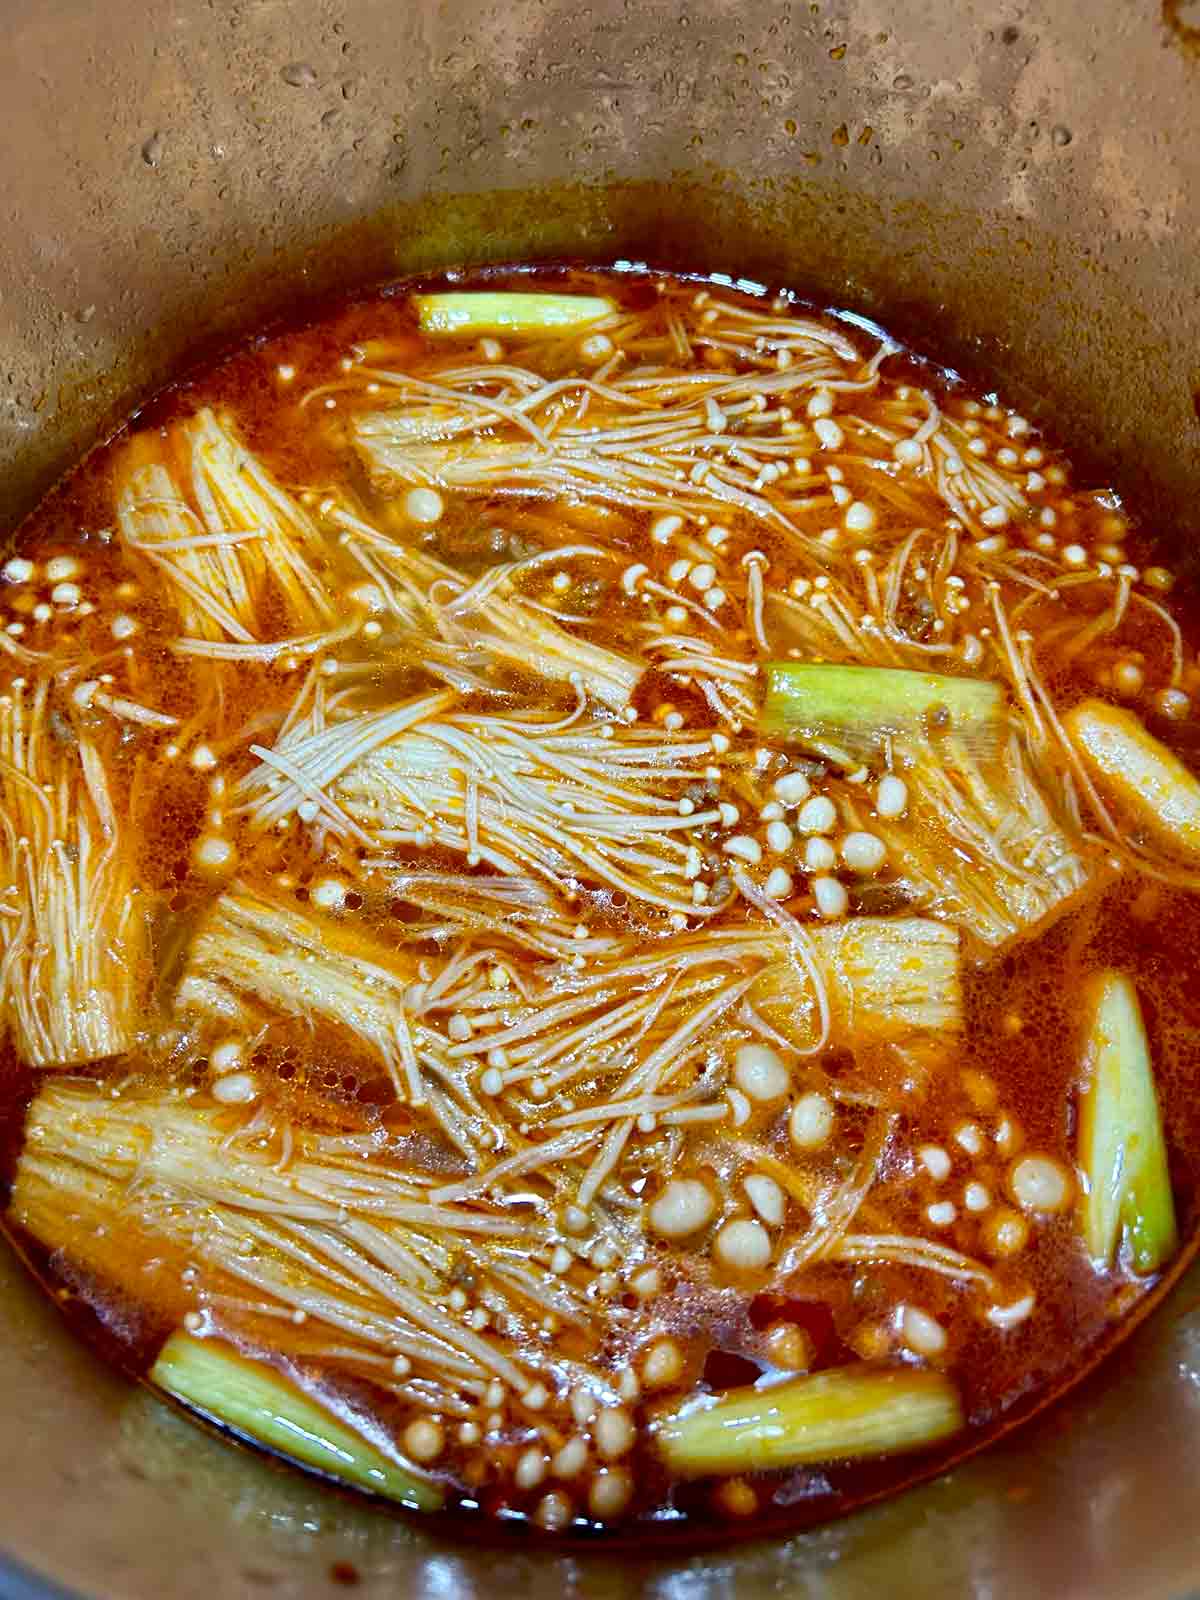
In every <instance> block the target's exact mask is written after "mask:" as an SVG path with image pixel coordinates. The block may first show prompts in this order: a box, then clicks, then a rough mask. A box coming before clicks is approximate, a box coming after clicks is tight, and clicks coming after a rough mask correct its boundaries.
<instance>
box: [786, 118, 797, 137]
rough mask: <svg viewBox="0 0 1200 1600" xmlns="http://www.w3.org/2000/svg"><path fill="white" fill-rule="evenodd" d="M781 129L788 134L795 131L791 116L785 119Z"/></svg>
mask: <svg viewBox="0 0 1200 1600" xmlns="http://www.w3.org/2000/svg"><path fill="white" fill-rule="evenodd" d="M783 131H784V133H789V134H794V133H795V131H796V124H795V122H793V120H792V118H791V117H789V118H788V119H787V121H786V122H785V123H784V125H783Z"/></svg>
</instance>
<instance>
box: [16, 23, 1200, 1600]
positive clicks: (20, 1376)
mask: <svg viewBox="0 0 1200 1600" xmlns="http://www.w3.org/2000/svg"><path fill="white" fill-rule="evenodd" d="M1186 22H1187V10H1186V7H1183V6H1181V5H1178V4H1176V3H1175V0H1168V4H1167V7H1166V10H1165V12H1164V14H1162V15H1160V13H1159V11H1158V8H1157V4H1156V0H1137V3H1135V4H1129V3H1124V0H1098V3H1097V4H1095V5H1093V6H1090V7H1078V6H1076V5H1074V4H1072V3H1070V0H1028V3H1023V0H996V3H992V4H988V5H984V4H982V3H979V0H814V3H811V4H810V3H807V0H805V3H800V0H790V3H786V0H625V3H623V4H622V3H621V0H593V3H592V4H591V5H586V4H585V5H581V4H579V3H577V0H399V3H397V0H163V3H161V4H159V5H156V6H154V7H145V6H143V5H141V4H135V3H133V0H108V3H107V4H101V3H100V0H0V23H2V24H3V31H4V48H3V50H2V51H0V105H3V106H4V108H5V110H4V115H5V137H4V139H3V141H2V142H0V216H2V219H3V224H4V235H3V236H4V244H3V249H2V251H0V470H2V474H3V476H2V477H0V482H3V484H4V488H5V494H4V499H3V501H2V502H0V504H2V505H3V513H2V516H3V518H4V519H5V520H6V521H7V522H9V523H15V522H16V521H17V520H18V518H19V517H20V515H21V514H22V513H23V512H24V511H25V510H26V509H28V507H29V506H30V505H31V504H32V503H33V501H34V500H35V498H36V497H37V495H38V493H39V492H40V491H41V490H43V489H44V488H45V487H46V486H47V485H48V484H49V483H50V482H51V481H52V479H53V478H54V477H55V475H56V474H57V473H58V472H59V471H60V470H62V468H63V467H64V466H65V465H66V464H67V463H68V462H69V461H70V460H71V459H72V458H73V457H74V456H75V455H76V454H77V453H78V452H79V451H80V450H81V448H83V447H84V446H86V444H87V443H89V442H90V441H91V440H92V439H94V438H95V437H96V436H97V434H98V433H100V432H102V431H103V429H104V427H105V426H106V425H107V424H109V423H110V422H111V421H112V420H114V419H115V418H117V417H119V416H120V415H121V414H122V412H124V411H125V410H127V409H128V408H129V407H130V405H131V404H133V403H134V402H136V400H137V399H138V397H139V396H143V395H145V394H147V393H148V392H149V391H150V390H152V389H153V388H154V387H155V386H156V385H157V384H159V383H161V382H162V381H163V380H164V379H165V378H167V377H168V376H169V375H170V374H171V373H172V372H173V371H175V370H177V369H178V366H179V364H180V363H181V362H182V361H186V360H188V359H192V358H194V357H195V356H196V355H197V354H198V353H200V352H202V351H203V350H204V348H205V347H206V346H207V347H211V346H212V344H213V343H214V341H219V340H222V339H228V338H230V337H233V336H236V335H237V334H239V333H240V332H243V331H245V330H247V329H250V328H252V327H254V326H255V324H256V323H258V322H260V321H261V320H262V319H263V318H265V317H268V316H271V315H274V314H276V313H277V312H280V311H281V310H284V309H290V308H294V306H295V303H296V301H297V300H298V299H301V300H302V299H303V298H305V297H306V296H309V295H312V296H316V295H318V294H320V293H322V292H326V291H329V290H331V289H335V288H342V287H345V286H349V285H353V284H354V283H357V282H366V281H370V280H372V279H377V278H380V277H383V276H387V275H389V274H393V273H396V272H400V271H404V270H408V269H411V268H414V267H423V266H428V265H436V264H442V263H445V262H451V261H456V260H463V259H470V260H488V259H493V260H494V259H505V258H518V257H529V256H561V255H574V256H585V257H592V258H597V259H611V258H614V257H621V256H624V257H631V258H638V259H650V260H654V261H658V262H661V263H663V264H667V265H676V266H678V265H682V266H686V267H697V268H704V269H708V270H714V269H715V270H723V271H728V272H731V273H733V274H735V275H737V274H746V275H749V276H752V277H756V278H767V279H769V280H780V281H784V282H789V283H793V284H796V285H799V286H801V287H805V288H808V289H811V290H812V291H813V292H814V293H816V294H817V295H818V296H819V297H822V298H827V299H829V300H832V301H835V302H839V303H843V304H848V305H851V306H854V307H856V308H857V309H859V310H861V311H864V312H866V313H868V314H873V315H877V316H879V317H880V318H881V319H883V320H884V321H886V322H888V323H890V324H891V325H893V326H897V327H899V328H900V329H901V330H906V331H908V332H909V333H910V334H915V335H916V338H917V341H918V342H926V343H927V344H928V345H929V346H930V347H931V348H932V349H933V350H935V351H936V352H938V353H940V354H942V355H947V354H948V355H950V356H951V357H954V358H958V359H961V360H963V361H965V362H968V363H971V364H976V365H979V366H981V367H982V368H984V369H990V370H992V371H994V372H996V373H997V374H998V375H999V376H1000V377H1001V378H1002V379H1003V380H1004V382H1005V383H1006V385H1007V386H1008V389H1009V392H1011V393H1015V394H1016V395H1017V396H1019V397H1021V398H1022V400H1023V401H1024V403H1027V404H1029V405H1030V406H1031V407H1032V408H1033V409H1034V410H1035V411H1038V410H1043V411H1044V412H1046V413H1047V414H1049V415H1052V416H1054V417H1055V418H1056V419H1057V421H1058V422H1059V424H1060V427H1061V430H1062V431H1063V432H1065V433H1066V435H1067V436H1068V438H1069V440H1070V442H1071V443H1072V444H1074V445H1075V446H1076V447H1077V448H1079V447H1083V449H1084V450H1085V451H1086V452H1089V453H1091V454H1092V455H1093V456H1094V458H1095V459H1096V461H1097V462H1098V463H1099V464H1102V465H1103V466H1104V467H1105V469H1106V470H1109V471H1111V472H1112V473H1113V474H1114V475H1115V476H1116V478H1117V480H1118V481H1119V482H1120V483H1122V484H1123V485H1124V486H1126V487H1127V489H1128V490H1129V492H1130V494H1131V495H1133V496H1134V497H1135V498H1136V499H1137V500H1138V501H1139V502H1140V503H1141V504H1142V505H1143V507H1147V508H1149V510H1150V512H1151V514H1152V515H1154V516H1156V517H1157V518H1158V519H1159V520H1160V522H1161V524H1162V526H1163V528H1164V529H1165V530H1167V531H1169V532H1170V534H1171V535H1172V536H1173V537H1175V538H1177V539H1178V540H1180V541H1181V543H1183V544H1184V545H1185V546H1188V545H1190V544H1191V542H1192V541H1193V540H1194V538H1195V535H1196V531H1197V522H1198V520H1200V519H1198V517H1197V512H1196V509H1195V508H1196V506H1197V503H1198V500H1200V497H1198V494H1197V490H1198V489H1200V456H1198V455H1197V451H1196V443H1197V437H1196V432H1197V414H1196V401H1195V398H1194V390H1195V388H1196V384H1197V382H1198V381H1200V355H1198V354H1197V352H1198V351H1200V337H1198V335H1200V292H1198V291H1200V262H1198V258H1197V255H1196V251H1195V240H1196V237H1197V223H1198V221H1200V215H1198V214H1200V185H1198V184H1197V175H1198V169H1200V143H1198V142H1197V140H1196V138H1195V132H1196V123H1197V119H1198V118H1200V59H1193V54H1192V46H1193V45H1194V43H1195V42H1196V40H1195V39H1194V38H1193V36H1192V35H1191V33H1190V31H1189V28H1188V27H1187V26H1186ZM1037 396H1040V397H1041V402H1040V405H1039V403H1038V402H1037V400H1036V399H1035V398H1034V397H1037ZM1198 1293H1200V1290H1198V1289H1197V1286H1196V1283H1195V1281H1193V1284H1192V1288H1191V1293H1190V1294H1189V1291H1188V1287H1187V1285H1186V1284H1185V1285H1184V1286H1183V1287H1182V1288H1181V1290H1180V1291H1178V1292H1177V1293H1176V1295H1175V1297H1174V1299H1173V1300H1172V1302H1171V1303H1170V1304H1169V1305H1168V1306H1167V1307H1166V1308H1165V1309H1164V1311H1163V1312H1162V1313H1160V1315H1159V1316H1158V1317H1157V1318H1156V1319H1155V1321H1154V1322H1153V1323H1152V1324H1151V1325H1150V1326H1149V1327H1148V1328H1146V1329H1143V1330H1142V1332H1141V1333H1140V1334H1139V1335H1138V1336H1137V1337H1136V1339H1135V1340H1134V1341H1133V1342H1132V1343H1131V1344H1130V1345H1128V1346H1127V1347H1126V1348H1125V1350H1124V1351H1123V1353H1122V1354H1121V1356H1120V1357H1119V1359H1118V1361H1117V1362H1115V1363H1114V1364H1112V1365H1110V1367H1109V1369H1108V1370H1107V1371H1105V1372H1103V1373H1102V1374H1100V1375H1098V1377H1097V1378H1095V1379H1093V1380H1091V1381H1090V1382H1089V1384H1088V1385H1087V1386H1086V1388H1085V1389H1084V1390H1083V1391H1082V1392H1081V1393H1079V1394H1077V1395H1076V1396H1075V1397H1074V1398H1073V1399H1072V1400H1071V1401H1070V1402H1069V1403H1068V1404H1067V1405H1065V1406H1062V1407H1060V1408H1058V1409H1057V1410H1055V1411H1054V1412H1053V1413H1052V1414H1051V1415H1050V1416H1048V1417H1047V1418H1046V1419H1044V1420H1043V1421H1042V1422H1040V1423H1038V1424H1035V1425H1034V1426H1033V1427H1031V1428H1029V1429H1027V1430H1025V1431H1024V1432H1023V1433H1021V1434H1020V1435H1018V1436H1016V1437H1014V1438H1013V1439H1011V1440H1010V1441H1008V1442H1006V1443H1004V1444H1002V1445H1001V1446H1000V1447H999V1448H998V1449H997V1450H995V1451H994V1452H992V1453H991V1454H990V1455H988V1456H986V1457H984V1458H981V1459H979V1460H978V1461H976V1462H973V1463H970V1464H968V1465H967V1466H965V1467H963V1468H961V1469H960V1470H958V1471H957V1472H955V1473H954V1474H952V1475H951V1476H949V1477H947V1478H943V1479H940V1480H938V1481H937V1482H935V1483H933V1484H930V1485H927V1486H925V1487H924V1488H921V1489H918V1490H916V1491H915V1492H913V1493H910V1494H909V1495H907V1496H906V1497H904V1498H903V1499H901V1500H899V1501H897V1502H893V1503H892V1504H890V1505H887V1506H883V1507H880V1508H877V1509H875V1510H873V1511H870V1512H867V1513H865V1514H863V1515H860V1516H858V1517H855V1518H853V1519H851V1520H849V1521H847V1522H844V1523H842V1524H839V1525H837V1526H834V1527H832V1528H829V1529H827V1530H825V1531H823V1532H820V1533H817V1534H813V1535H807V1536H804V1537H802V1538H798V1539H795V1540H793V1541H790V1542H787V1543H783V1544H773V1545H770V1546H762V1545H745V1546H742V1547H739V1548H736V1549H732V1550H725V1551H723V1552H718V1553H716V1554H709V1555H699V1556H696V1557H691V1558H687V1559H677V1560H674V1561H672V1562H670V1563H661V1562H659V1563H656V1562H654V1561H652V1560H640V1559H638V1560H635V1559H632V1558H629V1557H627V1556H624V1557H620V1558H614V1557H613V1556H611V1555H609V1556H606V1555H605V1554H604V1553H603V1551H588V1552H580V1553H577V1554H574V1555H571V1556H565V1555H564V1556H556V1555H535V1554H529V1553H526V1552H524V1551H520V1550H512V1549H510V1550H508V1551H507V1552H502V1553H498V1552H491V1551H488V1550H485V1549H483V1548H481V1547H479V1546H477V1545H471V1546H467V1547H450V1546H447V1545H444V1544H440V1543H438V1542H436V1541H435V1540H433V1539H431V1538H429V1537H428V1536H427V1535H426V1534H424V1533H422V1532H420V1531H417V1530H415V1529H413V1528H412V1527H410V1526H408V1525H406V1524H403V1523H400V1522H397V1521H396V1520H394V1519H392V1518H390V1517H388V1516H385V1515H383V1514H380V1513H376V1512H375V1511H373V1510H372V1509H370V1508H368V1507H365V1506H362V1505H359V1504H354V1503H351V1502H349V1501H347V1500H344V1499H342V1498H340V1497H338V1496H336V1495H334V1494H332V1493H327V1492H325V1491H324V1490H322V1489H321V1488H319V1487H318V1486H315V1485H313V1484H312V1483H310V1482H308V1481H306V1480H304V1479H302V1478H299V1477H297V1476H294V1475H291V1474H289V1473H284V1472H281V1471H277V1470H274V1469H272V1468H271V1467H269V1466H268V1465H266V1464H264V1463H263V1462H261V1461H260V1460H258V1459H257V1458H254V1457H251V1456H249V1455H247V1454H244V1453H239V1452H236V1451H233V1450H231V1449H229V1448H227V1447H226V1446H224V1445H222V1444H220V1443H218V1442H216V1441H214V1440H212V1439H208V1438H205V1437H204V1436H203V1435H202V1434H199V1433H197V1432H196V1431H195V1430H194V1429H192V1428H191V1427H190V1426H188V1425H187V1424H185V1423H183V1422H182V1421H181V1420H179V1419H178V1418H177V1417H175V1416H174V1415H172V1414H170V1413H169V1412H167V1411H166V1410H165V1409H164V1408H162V1407H161V1406H160V1405H159V1404H158V1403H157V1402H156V1401H154V1400H153V1399H152V1398H151V1397H150V1396H149V1395H147V1394H144V1393H139V1392H134V1391H130V1390H129V1389H128V1388H127V1387H126V1386H125V1385H123V1384H121V1383H120V1382H119V1381H118V1380H116V1379H115V1378H113V1377H112V1376H111V1375H110V1374H108V1373H107V1372H106V1371H104V1370H101V1369H100V1368H99V1367H98V1365H97V1364H96V1362H95V1361H94V1359H93V1358H92V1357H91V1356H90V1355H89V1354H88V1353H87V1352H86V1351H84V1350H83V1349H82V1348H80V1347H77V1346H75V1345H73V1344H72V1343H71V1341H70V1340H69V1339H68V1337H67V1336H66V1334H65V1333H64V1331H63V1330H62V1328H61V1327H60V1326H59V1325H58V1324H57V1322H56V1319H55V1315H54V1312H53V1309H52V1307H51V1306H50V1305H49V1304H47V1303H44V1302H43V1301H42V1300H41V1299H40V1298H38V1296H37V1294H36V1293H35V1291H33V1290H32V1289H31V1288H30V1287H29V1286H28V1285H27V1284H26V1283H25V1282H24V1281H23V1279H22V1277H21V1274H20V1272H19V1270H18V1268H17V1267H16V1265H15V1263H13V1262H12V1261H10V1260H8V1259H7V1258H4V1259H3V1260H2V1261H0V1461H3V1462H5V1464H6V1465H5V1468H4V1470H3V1472H2V1474H0V1484H2V1488H3V1492H2V1493H0V1547H2V1548H3V1549H4V1550H5V1551H7V1552H8V1553H9V1554H10V1555H11V1557H12V1560H13V1562H14V1563H15V1565H14V1566H13V1568H12V1569H11V1571H10V1573H9V1576H8V1577H7V1578H5V1577H0V1593H4V1592H11V1593H13V1594H17V1593H25V1592H44V1591H42V1590H41V1589H39V1588H37V1587H36V1583H37V1580H32V1579H31V1580H28V1581H30V1582H33V1583H34V1584H35V1587H34V1589H33V1590H32V1591H26V1590H25V1589H24V1588H23V1587H22V1586H23V1585H24V1584H25V1583H26V1581H27V1580H26V1578H25V1577H23V1576H22V1570H24V1571H27V1572H29V1573H36V1574H41V1575H44V1577H45V1578H47V1579H49V1580H50V1581H51V1582H52V1583H56V1584H59V1585H65V1586H67V1587H68V1588H70V1589H73V1590H75V1591H78V1592H80V1593H83V1594H86V1595H88V1596H95V1597H100V1596H105V1597H107V1596H114V1597H115V1596H122V1597H128V1600H142V1597H147V1600H148V1597H156V1600H157V1597H164V1596H169V1597H172V1600H174V1597H178V1600H190V1597H192V1596H196V1597H203V1600H209V1597H211V1596H212V1595H214V1594H216V1595H221V1596H241V1595H256V1594H259V1593H262V1594H272V1595H276V1596H303V1597H307V1596H309V1595H313V1596H318V1595H324V1594H328V1593H331V1592H333V1591H334V1590H335V1589H336V1588H337V1587H338V1586H339V1585H345V1584H354V1583H357V1584H358V1586H359V1592H360V1593H362V1594H364V1595H376V1594H378V1595H384V1594H387V1595H389V1596H394V1595H397V1594H403V1595H411V1596H414V1597H417V1596H428V1597H430V1600H433V1597H437V1600H451V1597H455V1600H456V1597H458V1596H464V1597H465V1596H479V1597H484V1596H490V1595H493V1594H497V1593H506V1592H507V1593H517V1592H520V1593H522V1594H524V1595H526V1596H528V1597H529V1600H540V1597H542V1596H550V1597H557V1596H559V1595H562V1594H564V1593H567V1594H579V1595H584V1596H596V1597H608V1596H617V1595H629V1594H641V1593H649V1594H652V1595H655V1596H658V1597H660V1600H693V1597H695V1600H708V1597H710V1596H712V1597H716V1596H721V1597H722V1600H724V1597H726V1596H729V1595H731V1594H734V1593H737V1594H746V1595H756V1594H758V1593H760V1592H761V1593H767V1592H771V1591H774V1590H783V1589H786V1591H787V1592H788V1593H789V1594H793V1595H798V1596H799V1595H805V1596H812V1597H826V1596H828V1597H837V1600H842V1597H845V1600H851V1597H857V1596H859V1595H863V1596H866V1595H871V1596H878V1595H881V1594H921V1595H923V1596H942V1595H945V1596H957V1595H965V1594H972V1595H980V1596H982V1595H985V1594H987V1595H997V1596H998V1595H1004V1596H1009V1595H1025V1594H1054V1595H1056V1596H1080V1597H1083V1596H1087V1597H1089V1600H1092V1597H1105V1596H1109V1595H1111V1596H1114V1597H1115V1596H1118V1595H1119V1596H1121V1597H1122V1600H1125V1597H1128V1596H1131V1595H1144V1596H1170V1597H1173V1600H1175V1597H1180V1596H1183V1595H1185V1594H1187V1593H1189V1592H1191V1591H1192V1590H1193V1589H1195V1588H1200V1545H1198V1542H1197V1540H1196V1537H1195V1533H1194V1528H1195V1525H1196V1523H1195V1513H1196V1500H1197V1493H1196V1489H1195V1485H1196V1484H1197V1482H1200V1471H1198V1469H1200V1322H1198V1321H1197V1320H1196V1319H1194V1318H1192V1317H1191V1316H1190V1315H1189V1311H1188V1307H1189V1305H1190V1304H1191V1302H1192V1300H1194V1299H1195V1298H1196V1297H1197V1294H1198Z"/></svg>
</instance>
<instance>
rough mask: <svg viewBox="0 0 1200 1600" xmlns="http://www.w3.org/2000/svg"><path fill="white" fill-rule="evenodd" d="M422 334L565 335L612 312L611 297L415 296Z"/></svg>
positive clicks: (462, 336) (516, 295)
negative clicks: (607, 298)
mask: <svg viewBox="0 0 1200 1600" xmlns="http://www.w3.org/2000/svg"><path fill="white" fill-rule="evenodd" d="M415 301H416V306H417V312H418V314H419V316H420V325H421V332H422V333H437V334H443V333H449V334H454V335H456V336H458V337H460V338H474V337H477V336H478V335H480V334H484V333H564V332H565V333H569V332H571V330H572V329H575V328H586V327H589V326H590V325H591V324H592V323H593V322H599V320H600V318H601V317H607V316H610V315H611V314H612V312H613V311H614V309H615V307H614V306H613V303H612V301H611V300H605V299H602V298H601V297H600V296H598V295H585V294H507V293H503V294H502V293H496V294H491V293H483V294H419V295H416V296H415Z"/></svg>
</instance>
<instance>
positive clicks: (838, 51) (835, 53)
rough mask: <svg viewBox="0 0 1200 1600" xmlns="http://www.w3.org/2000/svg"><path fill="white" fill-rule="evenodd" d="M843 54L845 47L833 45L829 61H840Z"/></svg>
mask: <svg viewBox="0 0 1200 1600" xmlns="http://www.w3.org/2000/svg"><path fill="white" fill-rule="evenodd" d="M845 54H846V46H845V45H844V44H835V45H834V47H833V49H832V50H831V51H830V52H829V59H830V60H831V61H841V60H842V58H843V57H844V56H845Z"/></svg>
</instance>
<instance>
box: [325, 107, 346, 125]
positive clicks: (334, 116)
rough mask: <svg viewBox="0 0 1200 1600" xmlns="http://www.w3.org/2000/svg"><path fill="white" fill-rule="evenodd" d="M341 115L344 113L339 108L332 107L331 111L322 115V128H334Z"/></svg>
mask: <svg viewBox="0 0 1200 1600" xmlns="http://www.w3.org/2000/svg"><path fill="white" fill-rule="evenodd" d="M341 115H342V113H341V111H340V109H339V108H338V107H337V106H330V108H329V110H328V111H325V112H323V113H322V115H321V126H322V127H323V128H332V127H334V126H335V125H336V123H337V122H338V120H339V118H340V117H341Z"/></svg>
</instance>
